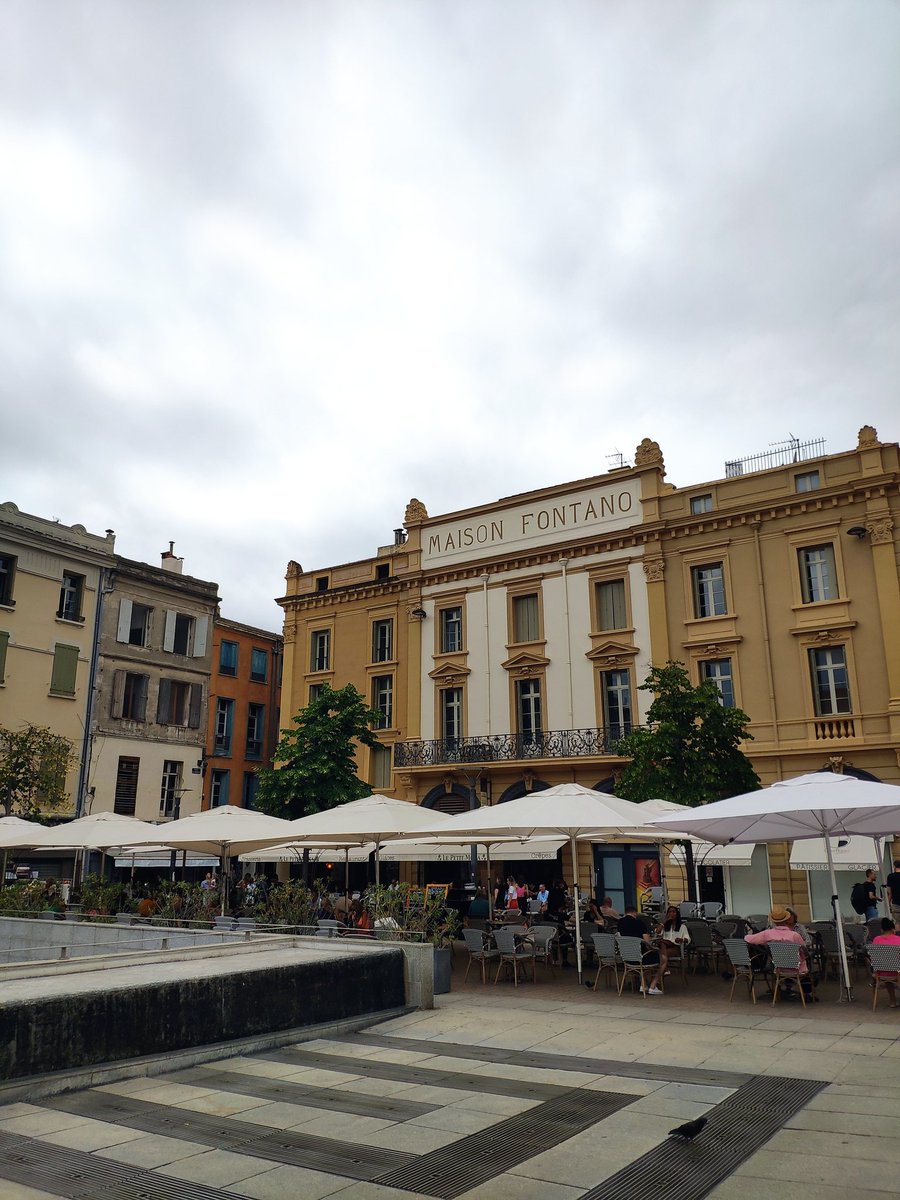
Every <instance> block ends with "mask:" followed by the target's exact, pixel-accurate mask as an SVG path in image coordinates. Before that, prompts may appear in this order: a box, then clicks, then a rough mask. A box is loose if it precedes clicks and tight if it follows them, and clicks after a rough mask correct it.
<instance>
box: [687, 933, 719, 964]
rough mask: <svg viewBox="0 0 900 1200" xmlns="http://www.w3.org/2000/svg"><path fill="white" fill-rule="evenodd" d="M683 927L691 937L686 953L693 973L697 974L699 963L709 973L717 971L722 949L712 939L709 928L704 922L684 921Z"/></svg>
mask: <svg viewBox="0 0 900 1200" xmlns="http://www.w3.org/2000/svg"><path fill="white" fill-rule="evenodd" d="M685 925H686V926H687V930H688V933H689V934H690V935H691V944H690V947H689V948H688V953H689V955H690V962H691V970H692V971H693V973H694V974H696V973H697V966H698V964H699V963H702V964H703V966H704V967H706V968H707V969H708V970H710V971H716V970H718V966H719V956H720V955H721V953H722V947H721V945H720V944H719V942H718V941H717V940H716V939H715V938H714V937H713V933H712V930H711V929H710V927H709V926H708V925H707V923H706V922H705V921H685Z"/></svg>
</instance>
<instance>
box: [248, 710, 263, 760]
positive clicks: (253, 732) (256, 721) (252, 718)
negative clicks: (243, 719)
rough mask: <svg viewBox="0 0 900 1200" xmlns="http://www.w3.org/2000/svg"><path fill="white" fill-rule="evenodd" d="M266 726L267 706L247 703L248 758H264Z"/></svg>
mask: <svg viewBox="0 0 900 1200" xmlns="http://www.w3.org/2000/svg"><path fill="white" fill-rule="evenodd" d="M265 728H266V706H265V705H264V704H248V705H247V747H246V757H247V758H262V749H263V738H264V736H265Z"/></svg>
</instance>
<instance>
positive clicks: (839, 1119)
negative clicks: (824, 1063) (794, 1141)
mask: <svg viewBox="0 0 900 1200" xmlns="http://www.w3.org/2000/svg"><path fill="white" fill-rule="evenodd" d="M785 1129H809V1130H818V1131H820V1132H822V1133H853V1134H860V1135H862V1136H865V1135H869V1136H877V1137H888V1138H895V1139H897V1141H900V1112H898V1113H897V1116H895V1117H892V1116H890V1115H887V1114H882V1115H878V1114H875V1113H871V1112H869V1113H852V1112H848V1111H847V1109H846V1106H845V1107H844V1108H842V1109H841V1111H840V1112H827V1111H826V1110H824V1109H811V1108H805V1109H803V1111H802V1112H798V1113H796V1114H795V1115H794V1116H793V1117H791V1119H790V1120H789V1121H788V1122H787V1124H786V1125H785ZM898 1154H900V1151H898Z"/></svg>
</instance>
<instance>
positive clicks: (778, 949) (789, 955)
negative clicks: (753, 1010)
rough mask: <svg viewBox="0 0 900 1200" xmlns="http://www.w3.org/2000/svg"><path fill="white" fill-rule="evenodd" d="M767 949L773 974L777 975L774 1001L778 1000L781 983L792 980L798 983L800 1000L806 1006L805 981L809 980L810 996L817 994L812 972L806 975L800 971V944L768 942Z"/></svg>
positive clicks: (773, 993) (773, 994)
mask: <svg viewBox="0 0 900 1200" xmlns="http://www.w3.org/2000/svg"><path fill="white" fill-rule="evenodd" d="M766 949H767V950H768V951H769V956H770V958H771V959H772V974H773V976H774V977H775V986H774V987H773V988H772V1003H773V1004H775V1002H776V1001H777V1000H778V993H779V991H780V989H781V985H782V983H784V982H787V981H790V982H791V983H796V985H797V991H798V992H799V993H800V1000H801V1002H802V1004H803V1007H804V1008H806V989H805V988H804V986H803V985H804V983H806V982H807V981H808V982H809V990H810V997H811V998H814V997H815V994H816V990H815V981H814V979H813V975H812V972H811V971H810V972H809V973H808V974H806V975H801V973H800V949H801V947H800V946H797V945H795V944H794V943H793V942H766Z"/></svg>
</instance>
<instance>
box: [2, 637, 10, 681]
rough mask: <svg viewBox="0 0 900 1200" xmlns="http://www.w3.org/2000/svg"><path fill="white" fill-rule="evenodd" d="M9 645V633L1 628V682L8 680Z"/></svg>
mask: <svg viewBox="0 0 900 1200" xmlns="http://www.w3.org/2000/svg"><path fill="white" fill-rule="evenodd" d="M8 645H9V634H8V633H7V632H6V630H5V629H0V683H4V682H5V681H6V647H7V646H8Z"/></svg>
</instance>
